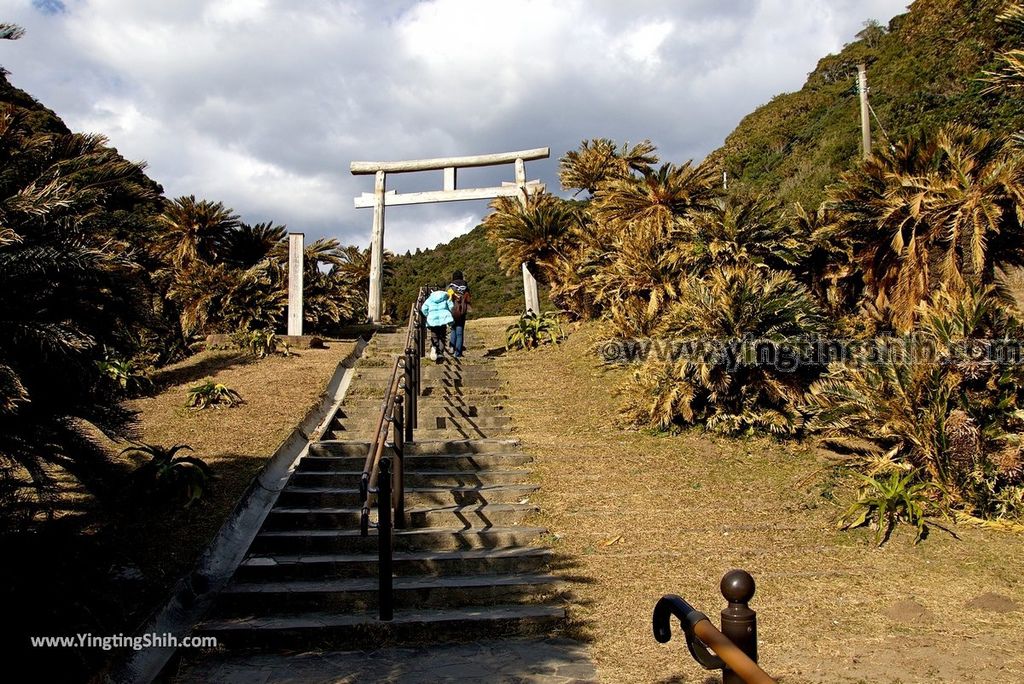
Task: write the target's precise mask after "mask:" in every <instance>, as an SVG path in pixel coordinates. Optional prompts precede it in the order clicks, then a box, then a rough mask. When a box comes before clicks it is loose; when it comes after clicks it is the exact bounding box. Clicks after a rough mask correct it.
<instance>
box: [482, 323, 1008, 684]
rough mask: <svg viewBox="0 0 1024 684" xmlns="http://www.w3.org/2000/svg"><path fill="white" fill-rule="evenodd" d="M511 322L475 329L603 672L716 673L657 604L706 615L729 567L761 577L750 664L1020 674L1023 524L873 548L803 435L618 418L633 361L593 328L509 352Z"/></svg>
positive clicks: (883, 673) (816, 674)
mask: <svg viewBox="0 0 1024 684" xmlns="http://www.w3.org/2000/svg"><path fill="white" fill-rule="evenodd" d="M510 320H511V319H490V320H486V321H477V322H475V325H474V327H475V330H476V331H478V332H480V333H482V334H484V335H485V337H486V339H487V341H488V344H489V346H490V347H493V348H495V351H494V352H493V353H495V354H499V353H501V354H502V355H501V357H500V358H499V359H498V368H499V372H500V373H501V377H502V378H503V379H504V380H505V381H506V382H507V387H508V391H509V393H510V395H511V399H510V401H509V407H510V412H511V413H512V415H513V420H514V422H515V425H516V428H517V436H518V437H519V438H520V439H521V440H522V442H523V444H524V447H525V449H526V450H527V451H528V452H530V453H532V454H534V455H535V456H536V457H537V459H536V463H535V465H534V468H535V478H536V480H537V482H538V483H540V484H541V485H542V490H541V492H540V493H539V496H538V497H537V498H536V501H537V503H538V504H540V506H541V507H542V510H543V512H542V514H541V516H540V518H539V520H538V522H539V523H540V524H542V525H544V526H546V527H547V528H548V529H549V530H550V532H551V537H550V539H549V541H550V542H551V543H553V544H554V547H555V548H556V550H557V551H559V552H560V555H561V557H562V559H561V562H560V566H561V569H560V570H559V572H560V573H562V574H563V575H565V576H566V577H568V578H570V579H572V580H573V581H574V592H575V596H576V600H575V602H574V603H573V604H572V606H571V608H570V614H571V617H572V619H573V622H574V631H575V633H576V634H577V636H580V637H582V638H584V639H586V640H588V641H590V642H591V644H592V649H593V654H594V657H595V659H596V661H597V664H598V668H599V672H600V676H601V680H602V681H607V682H705V681H718V680H717V678H716V677H712V676H710V675H712V674H713V673H707V672H705V671H704V670H702V669H700V667H699V666H698V665H697V664H696V663H695V662H694V661H693V660H692V659H691V657H690V655H689V654H688V652H687V650H686V646H685V643H684V640H683V639H682V638H681V637H680V634H679V633H678V632H674V638H673V640H672V641H671V642H670V643H668V644H665V645H662V644H658V643H657V642H655V640H654V638H653V637H652V635H651V626H650V616H651V610H652V609H653V607H654V604H655V603H656V602H657V600H658V598H659V597H660V596H661V595H663V594H667V593H676V594H680V595H682V596H683V597H684V598H686V599H687V600H689V601H690V602H691V603H692V604H693V605H694V606H696V607H697V608H698V609H700V610H703V611H704V612H705V613H707V614H708V615H709V616H711V617H712V619H713V621H714V622H716V623H717V621H718V611H719V610H720V609H721V608H723V607H724V603H725V602H724V600H723V599H722V597H721V595H720V593H719V590H718V584H719V580H720V578H721V576H722V575H723V574H724V573H725V572H726V571H728V570H729V569H732V568H743V569H746V570H748V571H749V572H750V573H751V574H752V575H753V576H754V578H755V579H756V581H757V593H756V595H755V597H754V600H753V601H752V602H751V607H752V608H754V609H755V610H757V611H758V630H759V647H760V654H761V664H762V665H763V667H764V668H765V669H766V670H767V671H768V672H770V673H771V674H773V675H775V676H777V677H778V678H779V679H780V681H783V682H787V683H796V682H936V681H944V682H996V681H999V682H1009V681H1024V652H1022V650H1021V649H1020V644H1021V643H1022V639H1024V580H1022V576H1021V568H1022V567H1024V537H1022V536H1020V535H1017V534H1013V533H1010V532H1000V531H993V530H982V529H978V528H974V527H965V526H959V527H954V528H953V529H954V531H955V532H956V534H957V535H958V536H959V537H960V539H959V540H957V539H954V538H953V537H951V536H950V535H947V534H945V533H943V532H941V531H940V530H937V529H936V530H933V532H932V534H931V535H930V536H929V537H928V538H927V539H926V540H925V541H924V542H923V543H921V544H919V545H917V546H915V545H913V535H912V534H911V533H909V532H907V531H906V530H898V531H897V533H896V534H894V535H893V538H892V540H891V541H890V542H889V544H888V545H886V546H885V547H883V548H881V549H879V548H876V547H875V546H874V544H873V543H872V542H873V538H872V533H870V532H868V531H854V532H840V531H837V530H836V526H835V520H836V517H837V515H838V514H839V513H840V512H841V511H842V510H843V509H844V508H845V506H846V505H848V502H849V500H850V498H851V497H852V495H853V488H852V486H851V480H850V478H849V476H848V475H844V474H843V473H841V472H839V471H837V470H836V469H835V468H834V467H832V466H831V465H830V464H829V463H828V462H827V461H826V460H825V459H824V458H823V457H822V455H821V454H820V453H819V452H818V451H817V449H816V448H815V446H814V444H813V443H810V442H808V443H793V442H788V443H780V442H774V441H770V440H767V439H750V440H737V439H727V438H723V437H716V436H713V435H709V434H705V433H702V432H700V431H693V432H689V433H685V434H683V435H681V436H674V437H673V436H663V435H652V434H644V433H638V432H633V431H624V430H621V429H618V428H617V427H616V426H615V420H616V407H617V405H618V400H617V399H616V397H615V396H613V393H614V390H615V388H616V387H617V386H618V385H619V383H620V382H621V381H622V380H623V379H624V378H625V374H626V373H627V372H628V371H627V370H625V369H622V368H611V367H608V366H604V365H603V364H601V363H600V361H599V359H598V357H597V356H596V355H595V354H593V353H590V351H591V350H592V349H593V347H594V345H595V344H596V343H597V342H598V341H599V339H600V335H599V333H598V331H597V329H596V328H595V327H594V326H592V325H582V326H575V328H574V327H573V326H570V328H569V329H570V331H571V336H570V338H569V340H568V341H567V342H566V343H564V344H563V345H560V346H558V347H546V348H542V349H540V350H537V351H533V352H508V353H502V352H499V351H497V348H498V347H501V346H502V344H503V329H504V326H505V325H507V323H508V322H509V321H510ZM674 627H675V625H674ZM709 677H710V679H709Z"/></svg>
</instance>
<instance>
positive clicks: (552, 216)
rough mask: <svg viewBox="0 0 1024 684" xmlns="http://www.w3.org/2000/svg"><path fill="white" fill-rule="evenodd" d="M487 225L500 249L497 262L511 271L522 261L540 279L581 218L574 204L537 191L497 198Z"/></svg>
mask: <svg viewBox="0 0 1024 684" xmlns="http://www.w3.org/2000/svg"><path fill="white" fill-rule="evenodd" d="M491 208H492V210H493V211H492V212H491V213H490V214H489V215H488V216H487V218H485V219H484V226H486V228H487V231H488V236H489V238H490V240H491V241H492V242H493V243H494V245H495V247H496V250H497V252H498V261H499V263H500V264H501V266H502V267H503V268H504V269H505V270H506V271H507V272H508V273H509V274H514V273H516V272H517V271H518V270H519V269H520V267H521V264H523V263H525V264H526V265H527V268H529V269H530V271H531V272H532V273H533V275H534V276H535V277H537V278H538V279H539V280H540V281H541V282H545V281H546V277H545V272H546V271H547V269H550V268H551V266H552V264H553V263H554V262H555V260H556V259H557V258H558V256H559V255H560V253H561V251H562V250H563V249H564V248H565V240H566V238H567V236H568V235H569V234H570V230H571V228H572V226H573V225H574V224H575V223H576V222H577V221H578V220H579V217H578V216H577V215H576V208H575V206H574V205H573V204H572V203H570V202H566V201H565V200H562V199H560V198H558V197H555V196H553V195H549V194H547V193H543V192H536V193H533V194H531V195H528V196H527V197H526V202H525V204H524V203H523V202H522V198H519V197H498V198H497V199H495V200H494V201H493V202H491Z"/></svg>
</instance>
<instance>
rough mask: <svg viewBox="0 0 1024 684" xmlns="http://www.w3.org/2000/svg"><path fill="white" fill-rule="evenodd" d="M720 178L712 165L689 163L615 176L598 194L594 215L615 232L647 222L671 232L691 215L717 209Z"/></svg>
mask: <svg viewBox="0 0 1024 684" xmlns="http://www.w3.org/2000/svg"><path fill="white" fill-rule="evenodd" d="M716 178H717V174H716V173H715V171H714V170H713V169H712V168H711V167H710V166H704V165H699V166H694V165H693V164H692V163H691V162H687V163H685V164H683V165H681V166H677V165H675V164H664V165H662V166H661V168H659V169H658V170H656V171H654V170H649V171H646V172H645V173H644V174H643V175H642V176H640V177H634V176H627V177H622V178H616V179H612V180H609V181H608V182H607V183H604V184H603V185H602V186H600V187H599V188H598V192H597V193H596V194H595V196H594V200H593V212H594V217H595V219H596V220H597V221H598V222H599V223H600V224H602V225H603V226H605V227H606V229H607V230H611V231H613V232H618V231H622V230H626V229H628V228H629V227H631V226H640V225H645V226H648V227H650V228H655V229H657V230H658V231H660V232H661V233H662V234H664V235H668V234H669V233H670V232H671V231H672V230H674V229H675V228H676V227H677V224H678V222H679V221H680V220H682V219H684V218H686V217H687V216H688V215H689V214H691V213H696V212H700V211H706V210H710V209H713V207H714V204H713V203H714V200H715V199H716V198H717V197H718V195H719V190H718V188H717V187H716V185H715V179H716Z"/></svg>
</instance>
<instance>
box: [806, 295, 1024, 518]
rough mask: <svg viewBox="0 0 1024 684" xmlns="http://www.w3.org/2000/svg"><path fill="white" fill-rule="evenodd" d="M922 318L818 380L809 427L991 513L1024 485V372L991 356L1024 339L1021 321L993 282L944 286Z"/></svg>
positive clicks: (864, 458)
mask: <svg viewBox="0 0 1024 684" xmlns="http://www.w3.org/2000/svg"><path fill="white" fill-rule="evenodd" d="M917 317H918V320H919V322H918V326H917V329H916V330H915V332H914V335H912V336H910V337H906V338H889V339H884V340H878V341H876V342H875V343H874V345H873V347H871V348H869V349H868V350H867V351H869V352H870V354H864V355H860V356H858V357H854V358H852V359H850V360H847V361H846V362H844V363H834V364H832V365H831V366H830V367H829V371H828V373H827V374H826V375H825V376H824V377H822V378H821V379H820V380H819V381H817V382H815V383H814V384H812V385H811V387H810V389H809V391H808V393H807V402H808V406H807V410H808V411H809V412H810V413H811V419H810V421H809V429H811V430H813V431H815V432H818V433H820V434H821V435H822V436H823V437H824V438H826V439H827V440H828V441H830V442H831V443H832V444H833V446H835V447H837V448H839V449H840V450H842V451H846V452H848V453H850V454H852V461H851V462H852V463H854V464H859V465H861V466H864V465H870V464H872V463H880V462H884V463H886V464H888V465H890V466H893V467H909V468H914V469H916V470H918V471H919V472H921V473H922V474H923V476H926V477H927V478H928V480H929V481H931V482H934V483H936V484H937V485H939V486H941V487H942V490H943V492H944V493H945V496H947V497H948V499H949V500H950V502H952V503H954V504H957V505H959V506H962V507H966V508H967V509H968V510H969V512H971V513H976V514H981V515H988V514H991V513H993V512H994V511H995V509H996V506H997V501H998V500H999V499H1000V496H1001V493H1002V492H1004V491H1006V490H1007V488H1012V487H1016V486H1019V485H1020V484H1022V483H1024V480H1022V475H1024V472H1022V467H1021V464H1022V459H1021V451H1020V448H1021V435H1022V434H1024V413H1022V412H1021V407H1022V406H1024V404H1022V401H1024V371H1022V369H1021V366H1020V364H1019V362H1017V361H1014V360H1013V359H1012V358H1010V359H1006V360H1000V359H998V358H992V359H990V358H988V357H987V355H988V354H990V353H993V351H994V352H996V356H998V351H999V349H1000V348H1001V347H999V346H998V344H997V346H994V347H990V346H989V345H991V344H992V343H993V342H995V343H998V342H999V341H1000V340H1004V341H1005V340H1014V339H1019V330H1020V328H1019V325H1018V324H1017V323H1016V322H1015V321H1014V320H1013V318H1012V317H1010V316H1008V315H1007V314H1006V311H1005V307H1004V305H1003V303H1002V302H1001V301H1000V300H999V299H997V298H996V296H995V292H994V290H993V289H992V288H990V287H989V288H983V289H980V290H974V289H970V290H968V291H966V292H964V293H958V294H954V293H951V292H949V291H947V290H940V291H938V292H936V293H935V294H933V295H932V297H931V298H930V300H929V301H928V302H926V303H924V304H922V305H921V306H920V307H919V308H918V312H917ZM1009 349H1010V350H1011V351H1012V349H1013V347H1012V343H1011V346H1010V347H1009ZM977 350H981V351H982V354H981V357H980V358H978V357H977V356H976V351H977ZM1007 361H1008V362H1007Z"/></svg>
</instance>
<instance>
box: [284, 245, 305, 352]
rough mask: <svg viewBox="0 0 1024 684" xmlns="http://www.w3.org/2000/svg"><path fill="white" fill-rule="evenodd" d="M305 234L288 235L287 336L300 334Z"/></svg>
mask: <svg viewBox="0 0 1024 684" xmlns="http://www.w3.org/2000/svg"><path fill="white" fill-rule="evenodd" d="M305 237H306V236H305V234H303V233H289V234H288V334H289V335H294V336H299V335H301V334H302V275H303V268H304V263H303V253H304V251H305V245H304V244H303V243H304V242H305Z"/></svg>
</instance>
